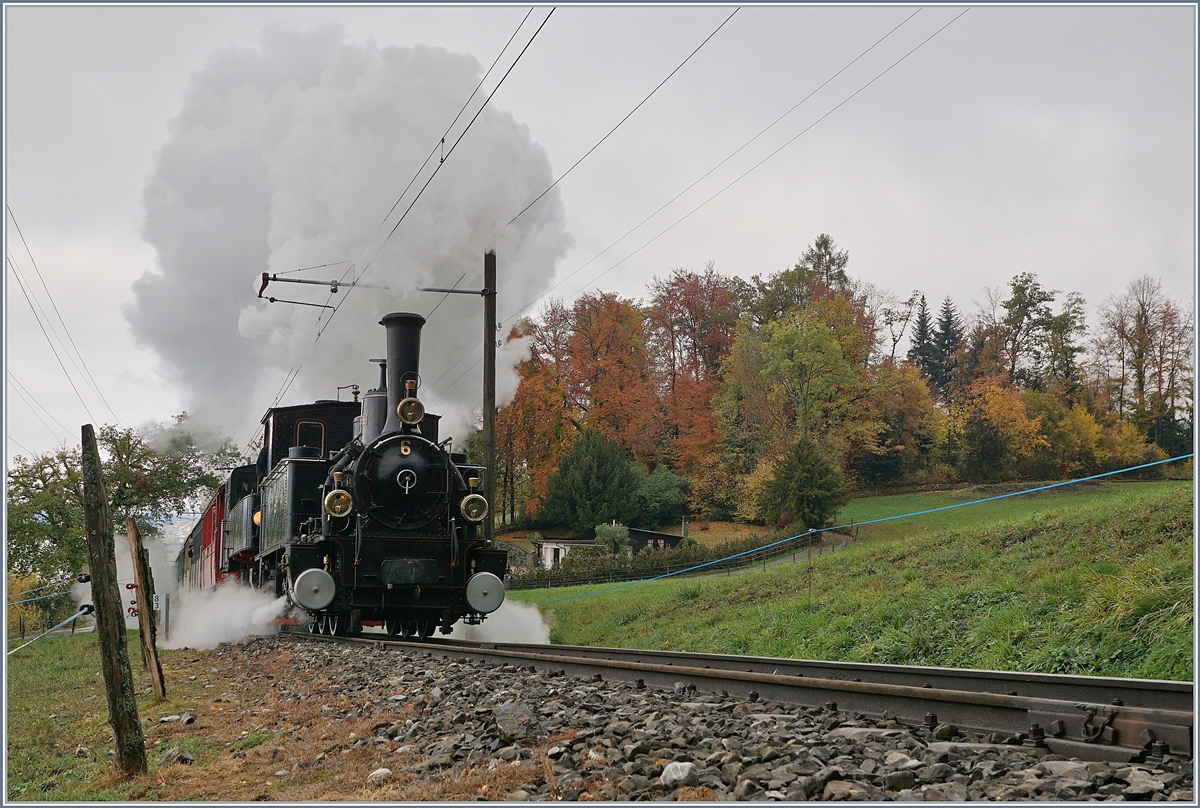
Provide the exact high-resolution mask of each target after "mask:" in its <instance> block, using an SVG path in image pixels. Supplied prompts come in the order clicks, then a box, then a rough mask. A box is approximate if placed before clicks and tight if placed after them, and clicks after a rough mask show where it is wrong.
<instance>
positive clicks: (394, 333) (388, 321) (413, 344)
mask: <svg viewBox="0 0 1200 808" xmlns="http://www.w3.org/2000/svg"><path fill="white" fill-rule="evenodd" d="M379 324H380V325H382V326H383V327H384V328H386V329H387V422H386V423H384V425H383V432H382V434H384V435H390V434H391V433H393V432H399V431H400V427H401V425H402V424H403V422H402V421H401V420H400V417H399V416H398V415H396V405H397V404H399V403H400V401H401V400H402V399H403V398H404V382H405V380H406V379H414V380H415V379H416V378H417V372H418V371H419V370H420V367H421V327H422V326H423V325H425V318H424V317H422V316H421V315H419V314H412V313H411V312H393V313H391V314H385V315H384V316H383V319H382V320H380V321H379Z"/></svg>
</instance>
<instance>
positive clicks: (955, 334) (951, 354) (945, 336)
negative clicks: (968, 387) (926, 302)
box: [929, 296, 965, 397]
mask: <svg viewBox="0 0 1200 808" xmlns="http://www.w3.org/2000/svg"><path fill="white" fill-rule="evenodd" d="M964 333H965V332H964V329H963V324H962V320H961V319H959V316H958V311H957V309H955V308H954V302H953V301H952V300H950V298H949V296H947V297H946V299H945V300H943V301H942V310H941V312H940V313H939V314H938V321H937V330H936V331H935V332H934V334H933V353H934V355H935V356H936V360H937V371H936V373H934V374H933V375H931V376H930V377H929V380H930V382H932V384H933V388H934V390H936V391H937V392H938V394H939V395H941V396H942V397H945V395H946V392H947V390H949V388H950V386H951V384H952V382H953V379H954V375H955V368H956V366H957V364H958V352H959V351H960V350H961V349H962V347H963V335H964Z"/></svg>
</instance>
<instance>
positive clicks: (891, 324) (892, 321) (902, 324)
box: [880, 290, 928, 362]
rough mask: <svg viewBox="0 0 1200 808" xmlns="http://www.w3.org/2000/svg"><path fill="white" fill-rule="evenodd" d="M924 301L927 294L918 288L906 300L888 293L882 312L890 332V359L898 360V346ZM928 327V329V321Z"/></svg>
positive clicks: (884, 322) (885, 326) (884, 323)
mask: <svg viewBox="0 0 1200 808" xmlns="http://www.w3.org/2000/svg"><path fill="white" fill-rule="evenodd" d="M924 302H925V296H924V295H922V294H921V293H920V292H918V291H916V290H914V291H913V293H912V294H911V295H909V296H908V299H907V300H904V301H897V300H896V298H895V296H894V295H892V294H891V293H890V292H888V293H886V295H885V298H884V301H883V304H882V307H881V311H880V314H881V316H882V320H883V327H884V328H885V329H887V332H888V360H889V361H892V362H894V361H895V360H896V348H897V346H899V345H900V342H901V341H902V340H903V339H904V335H905V334H906V333H907V332H908V327H909V324H910V323H912V321H913V316H914V314H915V313H916V312H917V311H918V305H919V304H921V305H923V304H924ZM926 328H927V329H928V323H926Z"/></svg>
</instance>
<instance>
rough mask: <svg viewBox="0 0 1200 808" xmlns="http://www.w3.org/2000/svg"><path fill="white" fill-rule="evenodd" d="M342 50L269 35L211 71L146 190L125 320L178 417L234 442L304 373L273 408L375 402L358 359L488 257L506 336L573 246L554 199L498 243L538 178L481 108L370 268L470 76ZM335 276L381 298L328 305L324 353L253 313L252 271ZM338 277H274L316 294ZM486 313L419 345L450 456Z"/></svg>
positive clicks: (325, 40) (435, 61)
mask: <svg viewBox="0 0 1200 808" xmlns="http://www.w3.org/2000/svg"><path fill="white" fill-rule="evenodd" d="M343 39H344V38H343V34H342V32H341V30H340V28H338V27H328V28H322V29H318V30H313V31H307V32H296V31H290V30H280V29H271V30H267V31H265V32H264V33H263V35H262V37H261V43H260V46H259V48H258V49H256V50H246V49H237V48H233V49H229V50H223V51H220V52H218V53H215V54H213V55H212V56H211V57H210V58H209V60H208V61H207V63H206V64H205V66H204V67H203V68H202V69H201V70H199V71H198V72H197V73H196V74H195V76H194V77H193V79H192V81H191V82H190V84H189V87H188V89H187V92H186V95H185V98H184V100H183V105H182V108H181V110H180V113H179V115H178V116H177V117H176V118H175V119H174V120H172V121H171V123H170V138H169V140H168V142H167V143H166V144H165V145H164V146H163V148H162V150H161V152H160V153H159V156H158V160H157V163H156V165H155V167H154V170H153V171H152V173H151V175H150V177H149V180H148V182H147V186H146V190H145V195H144V201H145V207H146V221H145V226H144V235H145V237H146V238H147V239H148V240H149V241H150V242H151V243H152V244H153V245H154V247H155V248H156V250H157V253H158V264H157V266H156V267H155V268H154V269H153V270H150V271H147V272H146V273H145V274H144V275H143V276H142V277H141V278H140V279H139V280H138V281H137V282H136V283H135V284H134V302H133V303H132V304H131V305H130V306H128V307H127V309H126V310H125V312H124V313H125V316H126V318H127V320H128V321H129V323H130V325H131V327H132V330H133V332H134V335H135V337H136V338H137V339H138V340H139V341H140V342H141V343H142V344H144V345H147V346H148V347H150V348H152V349H153V350H155V351H156V352H157V354H158V355H159V356H160V357H161V359H162V362H163V368H164V371H166V372H167V373H168V374H170V375H171V376H173V377H174V378H175V379H177V380H178V382H179V383H180V384H181V386H182V387H183V389H184V390H185V400H186V401H187V409H188V411H189V412H190V413H192V414H193V416H196V417H199V418H200V419H201V420H203V421H208V422H211V423H213V424H214V425H215V426H217V427H220V428H221V429H222V430H223V431H225V432H230V431H234V432H236V433H237V434H238V436H239V438H240V433H241V432H244V431H246V430H247V428H248V426H249V425H251V424H253V423H254V421H251V420H250V419H251V418H253V419H255V420H257V418H258V416H259V415H260V414H261V413H262V411H263V410H265V409H266V407H267V406H269V405H270V404H271V401H272V399H273V398H274V395H275V393H276V391H277V390H278V389H279V387H280V384H281V382H282V381H283V379H284V378H285V376H286V375H287V373H288V371H289V369H290V368H292V367H294V366H295V365H297V364H299V363H301V362H303V363H304V368H303V371H302V372H301V374H300V376H299V377H298V379H297V381H296V382H295V383H294V385H293V386H292V388H291V390H290V392H289V394H288V397H287V399H286V402H285V403H299V402H302V401H306V400H307V401H311V400H313V399H314V398H333V397H334V388H335V387H336V386H338V385H344V384H348V383H351V382H355V383H358V384H360V385H362V387H363V389H366V388H368V387H373V386H375V383H376V379H377V378H378V376H377V372H376V370H375V367H374V366H373V365H370V364H369V363H368V362H367V360H368V359H369V358H372V357H379V356H382V355H383V352H384V344H385V340H384V330H383V328H382V327H381V326H379V325H378V321H379V319H380V317H382V315H384V314H386V313H388V312H391V311H415V312H418V313H422V314H426V313H428V312H429V311H430V310H431V309H432V308H433V307H434V305H435V304H437V302H438V299H439V296H438V295H435V294H431V293H424V292H417V291H416V287H418V286H443V287H449V286H451V285H453V284H454V283H456V282H458V281H459V280H460V278H462V280H461V283H460V287H461V288H468V289H478V288H480V287H481V286H482V265H483V254H484V252H486V251H487V250H489V249H495V250H496V252H497V258H498V275H499V283H498V297H499V300H498V308H499V310H500V316H501V317H503V316H505V315H506V313H508V312H511V311H513V310H515V309H516V308H517V307H518V306H520V305H523V304H525V303H527V302H529V301H530V300H532V299H533V298H535V297H536V296H537V295H538V294H539V293H540V292H541V291H543V290H544V289H546V288H547V287H548V286H549V279H550V278H551V277H552V275H553V272H554V265H555V262H556V261H557V260H559V259H560V258H562V257H563V255H564V254H565V252H566V250H567V249H568V248H569V246H570V243H571V240H570V237H569V236H568V235H567V234H566V232H565V224H564V217H563V207H562V202H561V198H560V196H559V195H558V192H557V189H555V190H554V191H552V192H551V193H549V194H547V195H546V197H545V198H543V199H542V200H541V201H540V202H539V203H538V204H537V205H536V206H535V207H534V208H532V209H531V210H530V211H529V212H528V213H526V214H525V215H523V216H522V217H521V218H520V219H519V220H518V221H517V222H516V223H514V225H512V226H511V227H505V223H506V222H507V221H508V220H509V219H511V218H512V216H513V215H514V214H516V213H517V211H519V210H521V208H522V207H524V205H525V204H526V203H527V202H528V200H529V199H531V198H532V197H533V196H534V195H535V194H537V193H539V192H540V191H541V190H542V189H543V188H544V187H545V186H546V185H548V184H549V183H550V182H551V180H552V173H551V169H550V163H549V160H548V158H547V156H546V154H545V152H544V150H543V149H542V148H541V147H540V146H538V145H537V144H535V143H534V142H533V141H532V140H531V137H530V132H529V130H528V128H527V127H525V126H524V125H522V124H520V123H518V122H517V121H516V120H514V119H513V117H512V116H511V115H510V114H508V113H505V112H501V111H498V110H497V109H495V108H489V109H487V110H485V111H484V113H483V114H481V115H480V116H479V118H478V120H476V121H475V123H474V125H473V126H472V128H471V130H470V131H469V132H468V133H467V134H466V136H465V137H464V139H463V140H462V142H461V144H460V145H459V146H458V147H457V149H456V150H455V151H454V153H453V155H452V156H451V157H450V158H449V159H448V160H446V162H445V163H444V164H443V165H442V167H441V170H440V171H439V173H438V174H437V176H436V177H435V178H434V179H433V181H432V182H431V183H430V184H429V186H428V188H427V189H426V190H425V192H424V194H423V195H422V196H421V198H420V200H419V201H418V202H417V204H416V205H415V206H414V207H413V208H412V211H411V212H410V213H409V214H408V217H407V218H406V219H405V221H404V222H403V224H401V225H400V227H399V228H398V229H397V230H396V231H395V234H394V235H393V236H392V237H391V238H390V240H388V241H387V243H386V245H385V246H384V247H383V248H382V249H381V250H380V249H379V245H380V244H381V243H382V242H383V239H384V237H385V236H386V235H387V232H388V231H389V230H390V229H391V227H392V226H393V225H394V224H395V222H396V219H397V217H398V216H399V215H400V213H401V212H402V211H403V210H404V209H405V208H406V207H407V206H408V204H409V202H410V201H411V200H412V198H413V196H414V194H415V192H416V190H417V189H418V188H420V186H421V184H422V183H423V182H424V179H425V177H427V176H428V171H429V170H431V168H432V164H431V166H430V168H427V170H426V174H424V175H422V178H421V179H420V180H418V182H417V183H416V184H415V185H414V187H413V188H412V189H410V190H409V192H408V194H407V195H406V196H405V198H404V201H403V202H402V203H401V204H400V206H399V207H397V209H396V212H395V213H394V214H393V215H392V216H391V218H389V219H388V220H387V221H386V223H385V224H384V225H383V226H382V227H381V226H380V224H381V222H382V221H383V219H384V215H385V214H386V213H387V211H388V210H389V208H391V207H392V205H393V203H395V202H396V199H397V197H399V196H400V193H401V191H402V190H403V189H404V187H405V186H406V185H407V184H408V182H409V180H410V179H411V178H412V176H413V174H414V173H415V172H416V170H417V167H418V166H420V165H421V163H422V161H423V160H425V158H426V157H427V156H428V154H429V152H430V151H431V149H433V148H434V146H435V145H436V144H438V141H439V139H440V138H441V136H442V134H443V132H444V131H445V128H446V126H447V125H448V124H449V123H450V121H451V120H452V119H453V118H454V116H455V115H456V114H457V113H458V111H459V109H460V108H461V107H462V104H463V102H464V100H465V99H466V98H467V97H468V96H469V95H470V94H471V92H472V91H473V90H474V88H475V86H476V85H477V84H478V82H479V78H480V75H481V73H482V71H481V69H480V65H479V63H478V62H477V61H476V60H475V59H474V58H473V57H471V56H468V55H463V54H455V53H450V52H448V51H446V50H444V49H441V48H436V47H428V46H424V45H418V46H415V47H390V46H389V47H382V48H381V47H378V46H376V45H375V44H373V43H367V44H352V43H346V42H344V41H343ZM482 92H486V90H485V91H482ZM482 92H481V94H480V95H479V96H476V98H475V100H474V101H473V103H472V106H471V107H470V108H469V109H468V110H467V112H466V113H465V115H464V117H463V118H461V119H460V120H459V122H458V124H456V126H455V127H454V129H453V130H452V131H451V133H450V135H449V137H448V138H447V141H446V148H447V149H449V148H450V146H451V145H452V144H453V143H454V140H455V139H456V138H457V136H458V134H459V133H461V132H462V130H463V127H464V126H465V125H466V122H467V121H469V120H470V116H471V115H473V114H474V111H475V109H477V105H478V103H479V102H480V101H481V100H482V98H483V94H482ZM437 159H438V157H437V156H435V157H434V161H435V163H436V161H437ZM349 261H353V262H354V265H355V267H356V269H357V271H362V269H363V268H364V267H365V266H367V265H368V263H369V270H367V273H366V276H365V278H364V280H363V282H364V283H366V284H370V285H372V286H383V287H387V288H359V289H356V290H354V291H353V292H350V293H347V291H346V290H345V289H344V288H343V289H342V290H341V291H340V292H339V293H338V294H337V295H335V296H333V300H332V302H334V303H337V302H340V301H345V302H344V304H343V305H342V308H341V309H340V311H339V312H338V314H337V315H336V317H334V318H333V319H332V320H331V321H329V325H328V327H327V329H326V330H325V332H324V335H323V336H322V337H321V339H320V341H319V342H316V343H314V339H315V337H316V333H317V327H316V320H317V317H318V315H319V314H320V315H321V316H323V317H324V318H325V319H326V320H327V319H328V315H327V312H328V310H319V309H315V308H311V307H304V306H291V305H288V304H284V303H276V304H273V305H269V304H267V303H266V302H265V301H259V300H257V299H255V294H256V292H257V290H258V285H259V280H260V276H261V273H262V272H264V271H267V272H273V273H274V272H287V271H288V270H292V269H297V268H299V267H305V266H312V265H317V264H325V263H333V262H349ZM347 266H348V264H340V265H338V266H331V267H326V268H323V269H319V270H313V271H311V272H306V273H301V274H297V275H290V276H289V277H293V278H296V277H304V278H311V279H323V280H328V279H331V278H336V277H340V275H341V273H342V272H343V271H344V270H345V269H346V268H347ZM464 273H465V274H466V276H465V277H462V276H463V274H464ZM268 294H272V295H275V296H276V297H280V298H288V299H293V300H306V301H311V302H317V303H324V302H325V300H326V298H327V297H328V296H329V295H328V290H322V289H321V288H320V287H316V286H299V285H292V284H276V285H273V286H272V287H271V289H270V290H269V291H268ZM482 308H483V307H482V303H481V301H480V299H479V298H477V297H470V296H466V295H452V296H450V297H449V298H448V299H446V300H445V301H444V302H443V303H441V305H440V307H439V308H438V310H437V312H436V314H434V316H433V317H432V318H431V319H430V321H429V323H428V325H427V326H426V327H425V331H424V334H423V337H422V357H421V372H422V377H423V383H424V387H423V391H422V398H425V399H426V400H427V401H428V400H429V399H430V398H431V397H432V395H433V394H434V393H442V394H441V395H439V396H437V398H436V406H434V407H432V408H431V410H432V411H434V412H439V413H440V414H442V415H443V430H442V431H443V435H455V436H456V437H460V438H465V436H466V431H467V430H466V425H467V424H469V422H470V412H471V410H472V408H473V407H477V406H478V404H479V398H480V389H481V370H480V368H479V367H476V368H474V369H472V370H470V371H468V372H467V373H466V375H465V377H464V378H463V379H462V380H461V381H459V382H458V383H457V384H455V385H454V386H453V387H452V388H450V389H448V390H445V388H446V387H447V385H448V384H449V383H450V382H451V381H453V380H454V379H456V378H457V377H458V376H459V374H461V373H463V371H464V370H466V369H467V368H470V367H471V364H472V362H473V361H474V357H475V356H478V355H479V354H480V351H479V349H478V348H476V345H477V343H478V342H479V341H480V338H481V336H482ZM508 325H510V324H505V326H504V328H503V331H507V327H508ZM501 336H502V334H501ZM524 350H525V346H524V345H523V344H514V345H511V346H507V347H506V348H505V349H504V350H502V351H501V357H502V361H500V362H498V366H499V369H500V378H499V379H498V394H499V397H500V398H501V400H505V398H506V397H507V398H511V395H512V392H513V391H514V390H515V387H516V376H515V371H514V370H513V366H514V365H515V363H516V361H518V360H519V359H520V358H521V356H522V352H523V351H524ZM468 353H471V354H473V356H472V357H468V358H467V359H466V360H464V361H463V362H461V363H460V364H459V365H458V367H455V368H453V369H451V365H452V364H453V363H454V362H456V361H457V360H458V359H459V358H460V357H461V356H463V355H464V354H468ZM443 374H445V375H444V376H443ZM439 376H441V377H442V378H441V379H440V380H439V381H437V383H436V384H433V382H434V381H435V380H437V379H438V377H439ZM443 391H444V392H443Z"/></svg>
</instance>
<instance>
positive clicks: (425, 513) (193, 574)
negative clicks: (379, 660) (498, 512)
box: [177, 312, 507, 637]
mask: <svg viewBox="0 0 1200 808" xmlns="http://www.w3.org/2000/svg"><path fill="white" fill-rule="evenodd" d="M380 324H381V325H383V326H384V327H385V329H386V334H387V352H386V357H387V358H386V359H385V360H372V361H378V362H380V364H381V368H380V382H379V387H378V388H376V389H374V390H370V391H368V392H367V393H366V394H365V395H364V396H363V399H362V401H361V402H360V401H353V402H343V401H317V402H314V403H312V404H305V405H299V406H292V407H275V408H272V409H270V410H268V411H267V413H266V415H264V416H263V419H262V422H263V426H264V438H263V447H262V450H261V452H260V454H259V457H258V462H257V463H256V464H254V465H247V466H242V467H239V468H236V469H233V470H232V472H231V473H230V476H229V477H228V478H227V480H226V482H225V484H224V485H222V486H221V488H220V489H218V491H217V493H216V494H215V495H214V496H213V498H212V500H211V501H210V503H209V506H208V508H207V509H206V511H205V513H204V515H203V516H202V517H201V519H200V520H199V521H198V522H197V524H196V527H195V528H194V529H193V531H192V535H191V536H190V537H189V539H188V542H187V544H186V545H185V547H184V550H183V551H181V553H180V560H179V562H177V572H178V574H179V576H180V577H181V578H182V579H184V580H187V581H190V582H191V585H192V586H198V587H201V588H203V587H207V586H213V585H216V584H218V583H220V582H222V581H223V580H225V579H227V578H236V579H238V580H241V581H244V582H246V583H249V584H250V585H251V586H254V587H258V588H262V589H265V590H266V591H268V592H271V593H273V594H274V595H276V596H277V597H286V598H287V599H288V601H289V602H290V603H291V604H292V605H293V606H294V607H295V609H294V613H296V614H298V615H299V618H300V619H299V620H298V621H297V622H299V623H301V624H303V625H305V626H306V627H307V629H308V630H309V631H312V632H314V633H322V634H336V635H342V634H347V633H356V632H358V631H359V630H360V629H361V628H362V627H363V626H372V625H373V626H381V627H383V628H384V629H385V630H386V631H387V633H388V634H389V635H392V636H402V637H409V636H418V637H428V636H429V635H430V634H432V633H433V631H434V630H435V629H440V630H441V632H442V633H443V634H449V633H450V632H451V630H452V626H453V625H454V624H455V623H456V622H458V621H459V620H462V621H463V622H466V623H472V624H473V623H479V622H481V621H482V620H483V619H484V618H485V617H486V616H487V615H488V614H489V613H491V612H493V611H495V610H496V609H497V608H499V606H500V604H501V603H502V602H503V600H504V594H505V588H504V582H503V579H504V576H505V573H506V568H507V551H505V550H502V549H496V548H495V547H493V546H491V544H490V543H489V542H487V541H485V539H484V531H483V529H482V523H483V520H484V519H486V518H487V516H488V512H489V503H488V502H487V500H486V498H485V497H484V496H483V494H482V485H481V481H482V477H483V475H484V474H485V473H486V472H487V470H486V469H484V468H482V467H481V466H477V465H472V464H469V463H468V462H467V457H466V455H465V454H461V453H457V452H454V451H453V449H452V446H451V440H450V439H446V440H440V439H439V435H438V420H439V416H436V415H432V414H430V413H427V412H425V407H424V405H423V404H422V403H421V400H420V398H419V397H418V386H419V382H420V374H419V365H420V345H421V328H422V326H423V325H424V324H425V318H424V317H422V316H421V315H419V314H411V313H404V312H399V313H393V314H388V315H386V316H385V317H384V318H383V319H382V320H381V321H380Z"/></svg>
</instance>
